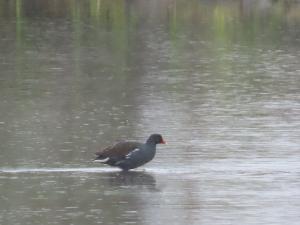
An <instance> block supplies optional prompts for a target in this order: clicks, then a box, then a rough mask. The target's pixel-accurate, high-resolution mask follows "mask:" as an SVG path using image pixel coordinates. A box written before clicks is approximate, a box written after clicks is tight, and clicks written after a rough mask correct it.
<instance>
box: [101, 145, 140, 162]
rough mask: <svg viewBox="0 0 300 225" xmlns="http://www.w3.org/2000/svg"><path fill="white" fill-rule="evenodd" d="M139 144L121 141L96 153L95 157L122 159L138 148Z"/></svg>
mask: <svg viewBox="0 0 300 225" xmlns="http://www.w3.org/2000/svg"><path fill="white" fill-rule="evenodd" d="M139 145H140V143H138V142H131V141H123V142H119V143H117V144H115V145H112V146H109V147H107V148H105V149H103V150H100V151H98V152H96V153H95V154H96V155H97V156H100V157H103V158H107V157H109V158H110V157H115V156H116V157H123V156H126V155H127V154H128V153H129V152H131V151H133V150H134V149H136V148H138V146H139Z"/></svg>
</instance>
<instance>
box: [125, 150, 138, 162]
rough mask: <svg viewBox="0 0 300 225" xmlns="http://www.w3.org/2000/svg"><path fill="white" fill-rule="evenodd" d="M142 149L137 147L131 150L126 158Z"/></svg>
mask: <svg viewBox="0 0 300 225" xmlns="http://www.w3.org/2000/svg"><path fill="white" fill-rule="evenodd" d="M139 150H140V149H139V148H136V149H134V150H133V151H131V152H129V153H128V154H127V155H126V159H129V158H130V156H131V155H132V154H133V153H134V152H138V151H139Z"/></svg>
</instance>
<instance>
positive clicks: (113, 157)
mask: <svg viewBox="0 0 300 225" xmlns="http://www.w3.org/2000/svg"><path fill="white" fill-rule="evenodd" d="M157 144H166V142H165V141H164V139H163V137H162V136H161V135H160V134H151V135H150V137H149V138H148V139H147V141H146V142H145V143H140V142H135V141H121V142H118V143H116V144H114V145H111V146H108V147H106V148H104V149H102V150H100V151H98V152H96V153H95V154H96V156H97V157H96V158H95V159H94V161H96V162H102V163H104V164H107V165H110V166H113V167H118V168H120V169H122V170H123V171H128V170H131V169H134V168H137V167H140V166H142V165H144V164H146V163H148V162H150V161H151V160H152V159H153V158H154V156H155V153H156V145H157Z"/></svg>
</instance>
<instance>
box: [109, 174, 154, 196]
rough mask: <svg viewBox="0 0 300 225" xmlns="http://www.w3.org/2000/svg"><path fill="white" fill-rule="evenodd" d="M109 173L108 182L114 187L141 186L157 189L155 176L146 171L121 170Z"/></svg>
mask: <svg viewBox="0 0 300 225" xmlns="http://www.w3.org/2000/svg"><path fill="white" fill-rule="evenodd" d="M107 175H108V176H107V179H108V182H109V184H110V185H111V186H113V187H128V186H139V187H143V188H146V189H149V190H152V191H157V189H156V180H155V178H154V177H153V176H152V175H151V174H149V173H147V172H144V171H121V172H112V173H108V174H107Z"/></svg>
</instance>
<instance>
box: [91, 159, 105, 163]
mask: <svg viewBox="0 0 300 225" xmlns="http://www.w3.org/2000/svg"><path fill="white" fill-rule="evenodd" d="M108 160H109V158H105V159H95V160H94V162H102V163H105V162H107V161H108Z"/></svg>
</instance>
